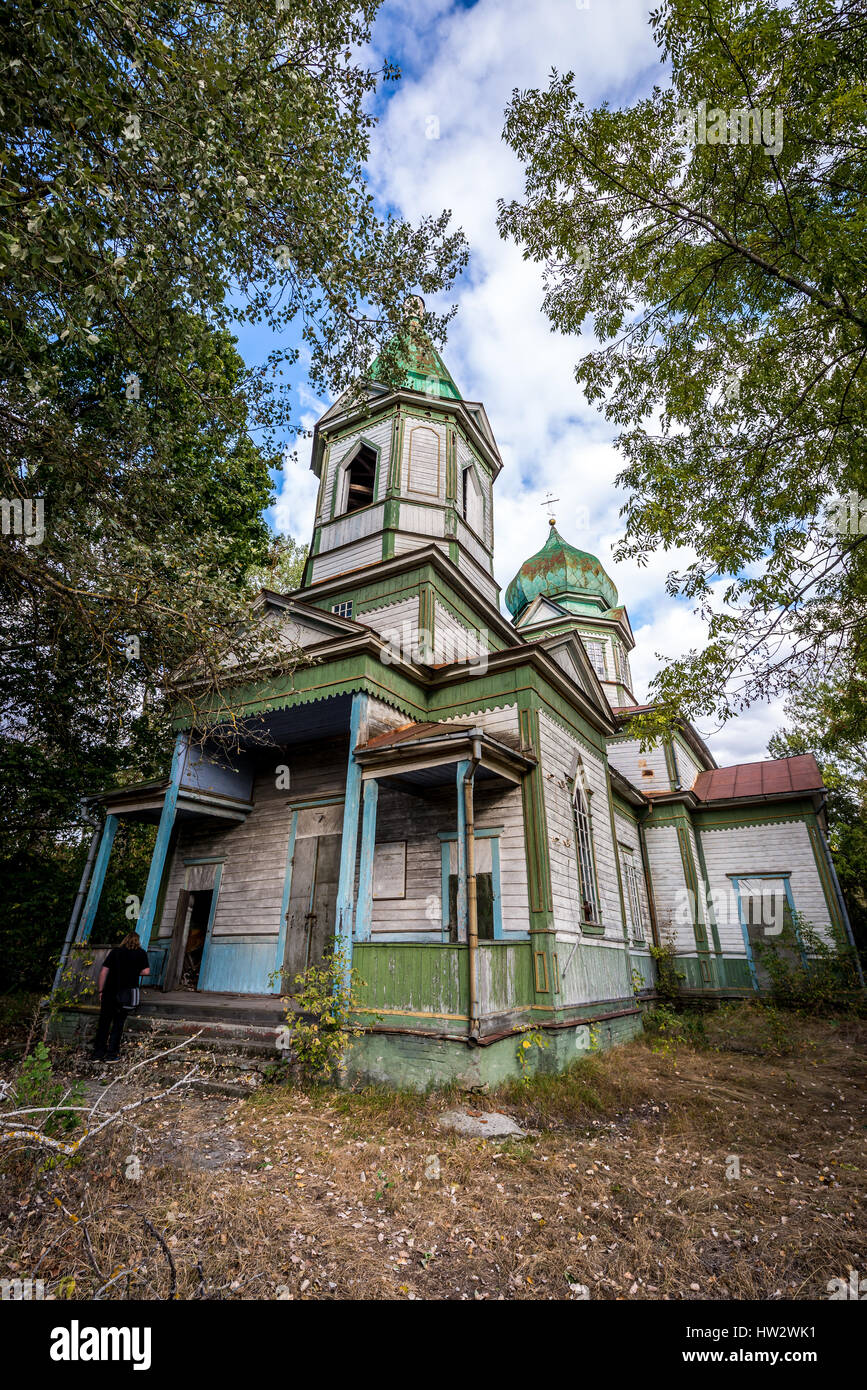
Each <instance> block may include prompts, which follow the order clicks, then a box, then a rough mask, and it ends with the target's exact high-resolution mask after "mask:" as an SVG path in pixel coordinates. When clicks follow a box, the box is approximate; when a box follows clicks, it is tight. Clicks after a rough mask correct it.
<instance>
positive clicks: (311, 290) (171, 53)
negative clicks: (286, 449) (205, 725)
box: [0, 0, 465, 712]
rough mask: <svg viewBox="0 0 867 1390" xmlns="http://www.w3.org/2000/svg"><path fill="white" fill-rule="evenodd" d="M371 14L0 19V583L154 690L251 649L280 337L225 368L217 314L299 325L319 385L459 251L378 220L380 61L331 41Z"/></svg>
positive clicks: (281, 5)
mask: <svg viewBox="0 0 867 1390" xmlns="http://www.w3.org/2000/svg"><path fill="white" fill-rule="evenodd" d="M375 10H376V3H375V0H362V3H360V4H355V3H353V0H337V3H334V0H276V3H274V4H273V6H272V7H271V8H270V9H267V8H266V9H264V10H263V6H262V4H261V3H260V0H214V3H211V4H208V5H206V6H202V5H198V4H193V3H189V0H141V3H135V2H134V3H132V4H130V5H129V6H128V7H126V6H123V5H121V4H118V3H113V0H110V3H108V4H103V3H100V4H96V3H87V2H85V3H76V4H74V5H72V4H69V3H63V0H61V3H60V4H47V3H43V0H21V3H19V4H17V5H16V6H14V7H11V8H10V7H7V8H6V9H5V10H4V11H3V14H2V16H0V49H2V52H3V55H4V72H5V80H4V96H3V114H2V122H3V130H4V135H5V137H6V152H5V155H4V161H3V164H2V166H0V269H2V273H3V287H2V291H0V373H2V378H3V380H4V386H3V388H2V391H0V422H2V431H0V434H2V438H0V469H2V478H0V487H2V489H3V492H4V494H5V497H6V504H7V505H6V508H5V510H4V533H6V534H4V537H3V544H2V547H0V585H2V586H3V587H4V589H5V591H6V592H7V593H9V594H20V595H22V596H24V601H25V602H29V601H31V599H33V598H35V597H36V596H41V597H44V598H46V599H50V602H51V604H52V605H53V606H54V607H55V609H56V610H57V612H58V614H60V615H62V619H63V620H64V621H65V620H66V619H67V618H68V619H69V620H70V621H74V622H76V623H78V624H79V625H80V627H81V629H82V630H87V631H89V632H90V634H91V639H92V640H91V648H92V659H94V660H96V661H97V662H98V663H99V664H100V665H101V666H102V668H103V670H104V671H105V673H106V677H107V678H108V679H114V678H115V675H116V672H117V669H118V640H119V639H120V638H123V640H124V641H125V640H126V638H127V636H132V637H135V638H137V639H138V645H139V647H140V648H141V650H142V652H143V653H144V652H145V650H146V654H144V655H142V657H141V659H142V660H143V661H144V662H145V663H146V665H147V667H148V670H149V671H150V672H151V673H152V676H153V683H154V685H155V686H161V685H162V684H163V683H164V679H165V673H166V671H168V670H173V669H183V670H189V669H190V667H191V666H195V668H196V669H197V670H199V671H202V672H204V673H206V675H207V677H208V678H209V679H210V681H211V683H212V684H218V683H219V680H218V676H219V672H220V671H221V670H222V669H223V663H221V660H220V657H221V653H222V654H225V652H224V649H226V648H228V649H229V651H230V653H231V656H232V658H233V659H234V661H235V662H236V664H237V662H239V661H243V659H244V658H245V656H246V658H248V659H249V658H251V657H253V656H258V655H259V652H258V648H254V646H253V644H252V641H248V643H247V647H246V651H245V652H243V651H239V650H237V649H238V647H239V645H240V644H242V643H243V641H244V639H245V638H249V637H250V632H249V627H248V626H246V625H245V624H244V623H243V622H241V621H239V619H240V618H241V616H242V613H241V610H240V609H239V608H238V598H239V580H240V576H241V574H242V573H243V572H244V571H245V570H247V569H248V568H249V567H250V566H251V565H254V564H262V563H264V562H265V560H266V557H267V530H266V528H265V526H264V523H263V522H262V518H261V512H262V509H263V508H264V507H265V506H267V504H268V502H269V500H270V476H269V469H274V468H276V467H278V466H279V459H278V454H277V453H276V452H275V449H276V445H277V443H278V437H279V435H280V434H281V432H282V431H285V429H286V428H287V427H288V426H289V425H290V422H291V410H290V405H291V401H290V396H289V393H288V391H287V389H286V388H285V386H284V385H283V384H282V379H281V378H282V372H283V369H284V367H285V365H286V363H287V362H291V361H293V360H295V359H296V358H297V356H298V350H297V349H286V348H281V347H279V346H278V347H277V348H276V349H275V351H274V352H272V353H271V354H270V355H269V357H268V360H267V361H266V362H265V363H263V364H260V365H259V367H258V368H256V369H247V368H246V367H245V366H244V364H243V363H242V362H241V359H240V358H239V357H238V355H237V353H236V352H235V349H234V346H233V342H232V339H231V333H230V330H231V328H232V326H233V325H234V324H236V323H237V322H238V321H241V322H245V323H248V324H252V323H258V322H264V323H266V324H267V325H269V327H270V328H271V329H272V330H273V333H274V335H275V342H278V343H279V337H278V335H279V334H281V333H282V334H285V333H286V332H287V330H289V329H291V328H294V327H298V328H299V329H300V332H301V335H302V338H303V342H304V345H305V350H306V351H307V353H308V354H309V357H310V368H309V373H310V377H311V379H312V381H313V384H314V385H315V386H317V387H320V388H322V389H329V390H332V391H335V390H339V389H342V388H344V387H345V386H346V385H347V384H348V383H349V382H350V381H351V379H352V378H353V376H354V375H355V373H356V371H357V369H358V367H359V365H361V364H365V365H366V363H367V362H368V361H369V360H370V357H371V356H372V354H373V348H374V342H375V339H376V337H377V335H378V334H379V333H380V332H381V331H387V332H389V333H392V332H393V333H395V334H397V336H398V337H400V336H401V335H402V334H403V333H404V332H405V329H406V324H407V310H406V305H405V297H406V291H407V290H408V289H410V288H414V287H416V286H417V287H419V288H420V289H421V290H422V291H423V292H428V291H429V292H436V291H437V290H440V289H442V288H444V287H446V286H447V285H448V284H449V283H450V282H451V279H452V278H453V276H454V274H455V273H456V272H457V270H459V269H460V267H461V265H462V264H463V260H464V256H465V251H464V243H463V239H462V237H461V236H460V234H459V233H452V234H449V233H448V232H447V230H446V224H447V221H448V215H447V214H443V215H442V216H441V217H440V218H435V219H431V218H429V219H426V220H425V221H423V222H422V223H421V224H420V225H419V226H418V227H415V228H413V227H410V226H408V225H406V224H405V223H403V222H400V221H397V220H395V219H391V218H387V219H385V220H383V219H381V218H379V217H378V216H377V215H376V213H375V210H374V208H373V203H372V199H371V196H370V193H369V192H368V189H367V186H366V183H365V178H364V161H365V159H366V157H367V151H368V138H369V131H370V127H371V125H372V117H371V116H370V115H369V114H368V113H367V110H366V107H365V103H366V101H367V100H368V98H369V97H370V96H371V94H372V93H373V92H374V90H375V88H376V86H377V80H378V74H377V73H375V72H373V71H371V70H370V69H369V68H368V67H367V66H365V64H364V63H363V62H362V61H358V60H357V59H356V58H355V57H354V56H353V55H355V54H358V53H359V52H360V51H363V49H364V46H365V44H366V42H367V40H368V38H369V27H370V21H371V18H372V16H373V14H374V13H375ZM395 75H396V74H395V73H394V71H393V70H392V69H390V68H389V69H387V70H386V72H385V74H384V76H385V77H386V78H387V79H390V78H392V77H394V76H395ZM447 318H448V315H445V316H439V317H438V316H436V315H433V314H428V315H426V322H427V324H428V326H429V327H430V328H431V329H432V330H433V331H436V332H439V333H441V332H442V329H443V326H444V324H445V321H446V319H447ZM254 439H256V440H258V441H260V442H258V443H255V444H254V443H253V442H252V441H253V440H254ZM206 456H207V457H206ZM209 474H210V475H212V476H208V475H209ZM31 509H32V510H31ZM184 512H186V513H187V515H183V513H184ZM40 516H41V519H40ZM193 520H195V528H193V527H192V522H193ZM192 529H195V539H194V540H193V543H192V545H191V535H190V533H191V530H192ZM137 659H138V658H137ZM121 669H125V668H121ZM188 712H189V711H188Z"/></svg>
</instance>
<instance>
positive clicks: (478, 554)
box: [457, 521, 491, 569]
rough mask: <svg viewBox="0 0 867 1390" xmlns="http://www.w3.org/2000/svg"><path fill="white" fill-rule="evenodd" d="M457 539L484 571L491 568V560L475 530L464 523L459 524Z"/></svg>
mask: <svg viewBox="0 0 867 1390" xmlns="http://www.w3.org/2000/svg"><path fill="white" fill-rule="evenodd" d="M457 539H458V542H459V544H460V545H462V546H464V548H465V549H466V550H468V551H469V552H470V554H471V555H472V557H473V559H474V560H476V561H477V562H478V563H479V564H480V565H481V566H482V568H483V569H488V568H489V567H490V563H491V559H490V555H489V553H488V551H487V550H486V549H485V547H484V546H483V545H481V544H480V543H479V541H478V540H477V539H476V536H475V535H474V534H473V530H471V529H470V527H469V526H466V525H465V524H464V522H463V521H459V522H458V530H457Z"/></svg>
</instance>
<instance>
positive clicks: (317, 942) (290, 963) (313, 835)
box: [284, 805, 343, 993]
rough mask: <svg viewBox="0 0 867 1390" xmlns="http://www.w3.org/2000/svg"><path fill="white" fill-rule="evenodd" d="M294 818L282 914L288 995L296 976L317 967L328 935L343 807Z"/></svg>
mask: <svg viewBox="0 0 867 1390" xmlns="http://www.w3.org/2000/svg"><path fill="white" fill-rule="evenodd" d="M297 815H298V824H297V826H296V832H295V850H294V854H293V856H292V879H291V883H290V887H289V907H288V910H287V914H286V954H285V959H284V969H285V971H286V975H285V988H287V989H288V992H289V993H293V992H294V991H295V990H296V989H297V985H296V983H295V977H296V976H297V975H301V974H303V973H304V971H305V970H306V969H307V967H308V966H309V965H317V964H319V962H320V961H321V960H322V956H323V954H324V952H325V948H326V946H328V944H329V943H330V942H331V940H332V938H333V936H334V926H335V920H336V915H337V885H338V880H339V877H340V846H341V841H342V834H341V833H340V832H341V831H342V826H343V806H342V805H340V806H328V807H316V808H309V809H305V810H301V811H299V812H298V813H297ZM338 826H339V827H340V830H339V831H338V830H337V829H336V827H338Z"/></svg>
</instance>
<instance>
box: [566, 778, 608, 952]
mask: <svg viewBox="0 0 867 1390" xmlns="http://www.w3.org/2000/svg"><path fill="white" fill-rule="evenodd" d="M590 796H591V792H590V789H589V787H588V786H587V782H586V779H585V776H584V767H583V765H582V763H581V762H580V761H579V763H578V769H577V771H576V773H575V780H574V782H573V784H572V793H571V796H570V802H571V805H572V828H573V832H574V835H575V866H576V870H577V874H578V892H579V901H580V904H581V908H580V910H581V919H580V925H581V930H582V931H586V932H587V933H588V934H589V935H597V936H600V935H602V933H603V932H604V931H605V925H604V923H603V921H602V904H601V902H600V899H599V880H598V876H597V872H596V849H595V846H594V843H593V817H592V814H591V811H590ZM579 803H580V813H579ZM582 824H583V825H584V827H585V830H586V834H585V836H584V837H582ZM582 838H583V839H584V840H585V841H586V843H585V845H584V849H585V852H586V858H587V861H588V864H587V868H588V869H589V874H590V884H589V887H590V892H589V893H588V892H587V887H588V885H587V883H586V882H585V872H586V870H585V868H584V866H583V863H582V860H583V857H584V856H583V855H582ZM585 902H589V903H590V906H591V908H592V909H593V910H594V911H595V914H596V915H595V916H594V917H589V918H588V917H585V916H584V904H585Z"/></svg>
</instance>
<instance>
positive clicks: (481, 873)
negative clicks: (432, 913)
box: [448, 835, 499, 941]
mask: <svg viewBox="0 0 867 1390" xmlns="http://www.w3.org/2000/svg"><path fill="white" fill-rule="evenodd" d="M475 859H476V865H475V868H476V915H477V918H478V929H479V940H480V941H493V939H494V895H495V893H497V894H499V884H495V883H494V854H493V842H492V840H491V838H490V836H487V835H486V836H484V837H483V838H479V837H476V840H475ZM448 920H449V934H450V936H451V938H452V940H453V941H455V940H457V924H458V842H457V840H451V841H450V842H449V918H448Z"/></svg>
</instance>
